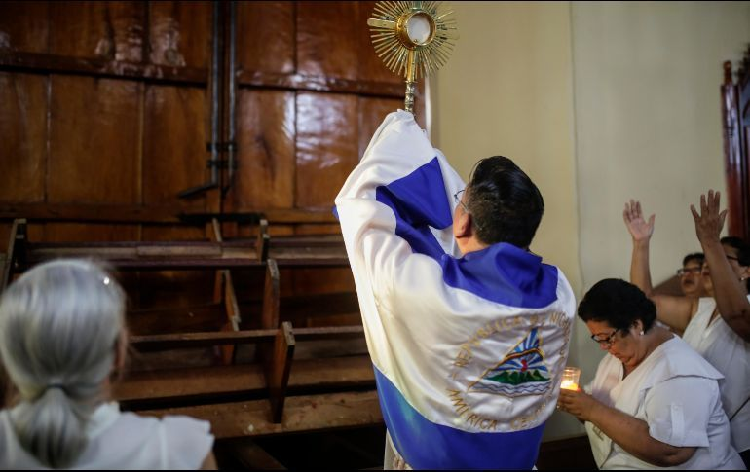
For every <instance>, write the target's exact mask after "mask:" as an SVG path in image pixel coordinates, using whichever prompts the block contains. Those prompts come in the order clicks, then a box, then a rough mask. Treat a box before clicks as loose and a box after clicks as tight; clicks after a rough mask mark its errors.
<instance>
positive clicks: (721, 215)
mask: <svg viewBox="0 0 750 472" xmlns="http://www.w3.org/2000/svg"><path fill="white" fill-rule="evenodd" d="M720 197H721V195H720V193H719V192H714V191H713V190H710V191H709V192H708V194H707V195H701V198H700V206H699V209H696V208H695V207H694V206H692V205H691V211H692V213H693V220H694V224H695V233H696V236H697V237H698V241H699V242H700V243H701V247H702V248H703V253H704V255H705V262H704V264H703V283H704V288H705V290H706V293H707V294H708V297H702V298H698V299H689V298H685V297H670V296H665V295H653V294H652V285H651V274H650V269H649V242H650V239H651V236H652V235H653V232H654V218H655V217H654V215H652V216H651V217H650V218H649V220H648V222H646V220H645V219H644V218H643V213H642V211H641V205H640V202H636V201H632V200H631V202H630V205H628V204H625V211H624V212H623V219H624V221H625V224H626V226H627V227H628V231H629V232H630V234H631V236H632V237H633V258H632V261H631V268H630V279H631V281H632V282H633V283H635V284H636V285H637V286H638V287H639V288H640V289H641V290H643V291H644V292H646V294H647V295H648V296H649V298H650V299H651V300H653V301H654V303H655V304H656V310H657V316H658V318H659V321H662V322H663V323H665V324H667V325H669V326H670V327H672V328H674V329H675V330H676V331H679V332H684V334H683V339H684V340H685V342H686V343H688V344H689V345H690V346H692V347H693V348H694V349H695V350H696V351H698V353H699V354H701V355H702V356H703V358H705V359H706V360H707V361H708V362H709V363H710V364H711V365H712V366H714V367H715V368H716V370H718V371H719V372H721V374H722V375H723V376H724V379H725V380H724V382H723V383H722V384H721V395H722V403H723V405H724V409H725V411H726V413H727V416H728V417H729V421H730V425H731V429H732V445H733V446H734V448H735V449H736V450H737V451H738V452H739V453H740V455H741V456H742V459H743V461H744V462H745V466H746V467H748V466H750V301H749V300H750V298H749V297H748V290H747V280H748V277H749V276H750V247H748V245H747V244H746V243H745V242H743V241H742V240H741V239H740V238H736V237H724V238H720V234H721V231H722V228H723V226H724V219H725V218H726V210H724V211H719V210H720ZM698 210H700V212H699V211H698Z"/></svg>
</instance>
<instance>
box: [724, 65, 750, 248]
mask: <svg viewBox="0 0 750 472" xmlns="http://www.w3.org/2000/svg"><path fill="white" fill-rule="evenodd" d="M721 95H722V103H721V108H722V117H723V119H724V126H723V132H724V133H723V134H724V157H725V166H726V173H727V199H726V202H727V205H728V207H729V218H728V220H729V221H727V226H728V228H729V234H733V235H739V234H741V233H742V232H744V228H745V227H746V226H747V225H746V223H747V208H746V207H745V199H746V192H745V191H744V190H745V187H746V181H745V179H744V175H745V169H744V167H745V162H744V159H743V155H744V154H743V151H744V147H743V146H742V144H743V143H742V141H743V135H742V127H741V113H740V110H739V93H738V89H737V86H736V85H735V84H734V83H733V81H732V63H731V61H725V62H724V83H723V85H722V87H721Z"/></svg>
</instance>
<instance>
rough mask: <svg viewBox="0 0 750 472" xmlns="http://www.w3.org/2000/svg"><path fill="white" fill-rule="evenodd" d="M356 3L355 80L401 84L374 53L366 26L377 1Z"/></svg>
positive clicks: (368, 29)
mask: <svg viewBox="0 0 750 472" xmlns="http://www.w3.org/2000/svg"><path fill="white" fill-rule="evenodd" d="M357 3H358V4H359V7H358V9H357V19H356V24H355V25H356V26H355V31H356V35H357V51H358V54H359V57H358V58H357V70H356V71H357V80H359V81H365V82H388V83H394V84H403V82H404V79H403V77H401V76H399V75H397V74H396V73H394V72H391V70H390V69H388V68H387V67H386V66H385V63H384V62H383V59H381V58H380V57H379V56H378V55H377V54H376V53H375V47H374V46H373V44H372V40H371V39H370V27H369V26H367V19H368V18H371V17H372V16H373V9H374V8H375V3H377V2H357ZM404 89H405V88H404ZM401 102H402V104H401V108H403V100H402V101H401ZM394 110H395V108H394Z"/></svg>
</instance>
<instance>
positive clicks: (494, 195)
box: [467, 156, 544, 249]
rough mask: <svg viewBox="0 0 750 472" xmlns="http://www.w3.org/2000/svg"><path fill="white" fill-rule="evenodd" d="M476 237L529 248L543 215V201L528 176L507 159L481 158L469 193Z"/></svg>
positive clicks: (487, 241)
mask: <svg viewBox="0 0 750 472" xmlns="http://www.w3.org/2000/svg"><path fill="white" fill-rule="evenodd" d="M467 193H468V194H469V195H468V197H469V198H468V200H469V203H468V207H469V212H470V213H471V215H472V218H473V225H472V227H473V229H474V231H475V232H476V235H477V238H478V239H479V240H481V241H482V242H484V243H486V244H495V243H499V242H506V243H510V244H513V245H514V246H517V247H519V248H524V249H525V248H528V247H529V245H530V244H531V240H532V239H534V235H535V234H536V230H537V228H538V227H539V223H540V222H541V221H542V215H543V214H544V199H543V198H542V194H541V192H539V189H538V188H537V187H536V185H534V182H532V181H531V179H530V178H529V176H528V175H526V174H525V173H524V171H522V170H521V169H520V168H519V167H518V166H517V165H516V164H514V163H513V161H511V160H510V159H508V158H507V157H502V156H495V157H488V158H487V159H482V160H481V161H479V162H478V163H477V164H476V166H475V167H474V171H473V172H472V176H471V181H470V182H469V187H468V190H467Z"/></svg>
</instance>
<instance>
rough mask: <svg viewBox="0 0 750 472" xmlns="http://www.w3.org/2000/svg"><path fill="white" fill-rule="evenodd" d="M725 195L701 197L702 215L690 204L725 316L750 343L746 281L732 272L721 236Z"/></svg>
mask: <svg viewBox="0 0 750 472" xmlns="http://www.w3.org/2000/svg"><path fill="white" fill-rule="evenodd" d="M720 203H721V193H720V192H715V193H714V191H713V190H709V191H708V196H706V195H701V199H700V214H699V213H698V211H696V209H695V206H694V205H690V211H691V212H692V213H693V220H694V222H695V235H696V236H697V237H698V241H700V243H701V247H702V248H703V253H704V254H705V256H706V262H707V263H708V267H709V269H710V272H711V282H712V284H713V287H714V298H716V305H717V307H718V309H719V313H720V314H721V317H722V318H724V321H726V323H727V324H728V325H729V327H730V328H732V330H733V331H734V332H735V333H737V335H738V336H740V337H741V338H742V339H743V340H745V342H750V302H748V300H747V292H746V291H745V290H744V288H743V287H742V285H741V284H742V283H743V282H742V281H741V280H740V279H739V277H738V276H737V274H736V273H735V272H734V270H732V266H731V265H730V263H729V259H728V258H727V255H726V252H725V251H724V247H723V246H722V244H721V239H720V234H721V230H722V228H723V227H724V220H725V219H726V216H727V210H724V211H719V208H720Z"/></svg>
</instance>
